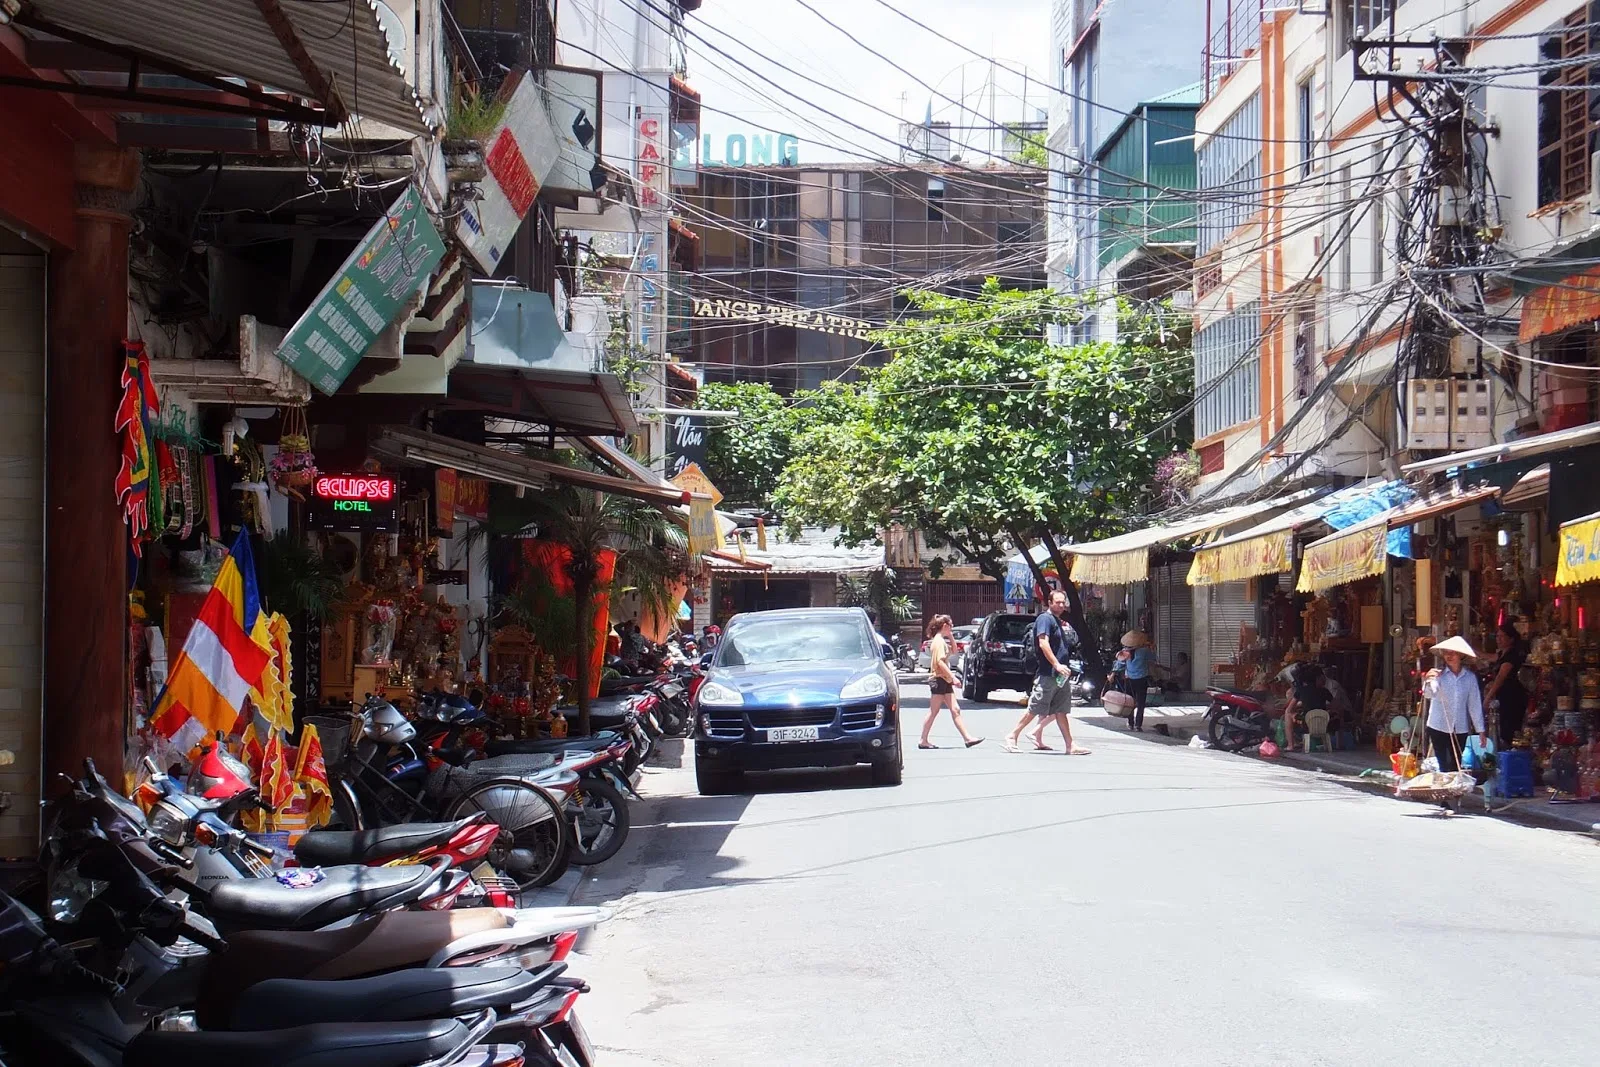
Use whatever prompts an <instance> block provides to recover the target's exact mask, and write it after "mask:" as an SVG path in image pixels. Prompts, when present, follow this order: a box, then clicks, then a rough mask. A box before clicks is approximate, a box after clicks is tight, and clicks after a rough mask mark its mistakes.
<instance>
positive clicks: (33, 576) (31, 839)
mask: <svg viewBox="0 0 1600 1067" xmlns="http://www.w3.org/2000/svg"><path fill="white" fill-rule="evenodd" d="M0 236H4V237H9V236H10V235H9V234H4V235H0ZM44 326H45V257H44V256H43V255H42V254H41V255H8V254H0V410H3V411H4V412H5V417H4V419H3V420H0V732H3V734H4V738H5V745H4V747H6V748H10V749H13V750H14V751H15V752H16V756H17V760H16V763H14V764H13V765H12V766H10V767H6V768H4V769H0V789H4V790H7V791H9V792H10V793H11V794H12V805H11V810H10V811H9V812H7V813H6V814H5V815H3V816H0V855H7V856H19V855H27V854H30V853H31V852H32V851H33V850H34V849H35V848H36V847H37V837H38V833H37V827H38V818H39V817H38V808H39V779H38V767H39V751H40V744H41V738H40V736H39V727H40V723H39V703H40V700H41V696H42V694H41V691H40V684H39V679H40V672H41V668H42V663H43V650H42V647H41V644H40V642H41V628H42V622H43V613H44V612H43V605H44V358H45V354H44V346H45V329H44ZM99 385H100V387H102V388H107V389H109V388H111V387H112V383H111V382H110V381H107V382H102V383H99ZM96 430H97V431H99V432H104V433H110V432H111V428H110V427H109V426H107V427H96ZM106 492H108V493H109V492H111V487H109V486H107V487H106Z"/></svg>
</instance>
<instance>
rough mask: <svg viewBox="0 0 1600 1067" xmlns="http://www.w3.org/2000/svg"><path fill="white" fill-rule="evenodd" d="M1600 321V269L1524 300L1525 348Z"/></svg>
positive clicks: (1521, 333)
mask: <svg viewBox="0 0 1600 1067" xmlns="http://www.w3.org/2000/svg"><path fill="white" fill-rule="evenodd" d="M1596 319H1600V267H1592V268H1590V269H1589V270H1586V271H1583V272H1582V273H1579V274H1573V275H1570V276H1568V277H1567V278H1564V279H1563V280H1561V281H1559V282H1556V283H1555V284H1554V285H1545V286H1541V287H1539V288H1538V289H1535V290H1534V291H1533V292H1531V293H1529V294H1528V295H1527V296H1525V297H1523V298H1522V325H1521V327H1520V328H1519V329H1518V330H1517V340H1518V341H1520V342H1522V343H1523V344H1527V343H1528V342H1529V341H1534V340H1537V339H1538V338H1540V337H1548V336H1550V335H1551V334H1553V333H1561V332H1562V331H1563V330H1570V329H1572V328H1573V327H1574V326H1583V325H1586V324H1588V323H1591V322H1594V321H1595V320H1596Z"/></svg>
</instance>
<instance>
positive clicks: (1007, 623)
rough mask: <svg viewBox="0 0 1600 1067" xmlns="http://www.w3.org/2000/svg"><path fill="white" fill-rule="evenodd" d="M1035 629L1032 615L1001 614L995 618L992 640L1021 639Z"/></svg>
mask: <svg viewBox="0 0 1600 1067" xmlns="http://www.w3.org/2000/svg"><path fill="white" fill-rule="evenodd" d="M1031 629H1033V616H1032V615H1001V616H1000V617H999V618H997V619H995V620H994V629H993V630H992V631H990V632H991V634H992V636H991V637H990V638H989V640H991V641H1021V640H1022V639H1023V638H1025V637H1027V636H1028V631H1029V630H1031Z"/></svg>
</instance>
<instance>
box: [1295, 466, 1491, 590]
mask: <svg viewBox="0 0 1600 1067" xmlns="http://www.w3.org/2000/svg"><path fill="white" fill-rule="evenodd" d="M1499 491H1500V490H1499V489H1498V488H1496V487H1494V486H1480V487H1479V488H1477V489H1467V490H1462V489H1460V488H1458V487H1456V486H1453V485H1452V486H1451V487H1449V488H1448V489H1444V490H1440V491H1438V492H1434V493H1429V494H1425V495H1423V496H1419V497H1417V498H1416V499H1414V500H1411V501H1409V502H1408V503H1405V504H1401V505H1399V506H1397V507H1393V508H1389V509H1388V510H1386V511H1383V512H1380V513H1379V514H1377V515H1374V516H1372V517H1371V518H1369V519H1366V520H1363V521H1362V522H1358V523H1356V524H1355V525H1354V526H1351V527H1348V528H1347V529H1344V530H1340V531H1339V532H1338V533H1335V534H1331V535H1329V536H1327V537H1324V538H1323V539H1322V540H1320V541H1313V542H1312V543H1311V545H1310V546H1308V547H1307V548H1306V558H1305V560H1304V561H1303V562H1302V563H1301V565H1300V580H1299V582H1298V583H1296V585H1295V588H1296V589H1298V590H1299V591H1300V592H1302V593H1320V592H1322V591H1323V590H1325V589H1332V588H1333V587H1334V586H1338V585H1347V584H1349V583H1350V582H1355V581H1359V580H1360V579H1362V578H1372V577H1376V576H1377V575H1380V574H1382V573H1383V572H1384V569H1385V568H1386V567H1387V566H1388V557H1389V556H1390V555H1398V554H1401V553H1400V552H1398V551H1395V550H1394V549H1393V548H1392V545H1391V541H1390V538H1389V531H1391V530H1404V529H1408V528H1409V527H1411V526H1413V525H1415V524H1416V523H1419V522H1425V521H1427V520H1428V519H1433V518H1438V517H1439V516H1440V515H1448V514H1450V513H1451V512H1453V511H1457V510H1459V509H1461V508H1464V507H1466V506H1467V505H1469V504H1476V503H1479V502H1480V501H1483V500H1487V499H1489V498H1490V497H1492V496H1494V495H1496V494H1497V493H1499Z"/></svg>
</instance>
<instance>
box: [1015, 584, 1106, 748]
mask: <svg viewBox="0 0 1600 1067" xmlns="http://www.w3.org/2000/svg"><path fill="white" fill-rule="evenodd" d="M1066 614H1067V594H1065V593H1063V592H1062V591H1061V590H1059V589H1058V590H1056V591H1055V592H1053V593H1051V594H1050V610H1049V611H1046V612H1044V613H1042V614H1041V615H1040V616H1039V617H1038V618H1037V619H1035V620H1033V631H1032V633H1031V634H1030V635H1029V640H1031V641H1033V642H1034V643H1035V644H1037V645H1038V648H1039V669H1038V670H1037V671H1035V672H1034V676H1033V688H1032V689H1031V690H1029V692H1028V710H1027V711H1025V712H1024V713H1023V715H1022V718H1021V719H1020V720H1018V722H1017V725H1016V726H1015V727H1013V728H1012V730H1011V733H1010V735H1009V736H1007V737H1006V742H1005V749H1006V751H1007V752H1015V751H1017V738H1019V737H1020V736H1021V735H1022V732H1023V731H1024V730H1026V729H1027V728H1028V724H1029V723H1031V722H1032V721H1033V720H1034V719H1038V720H1039V728H1038V729H1037V730H1035V731H1034V733H1033V747H1034V750H1035V751H1037V752H1053V751H1055V750H1054V749H1052V748H1051V747H1050V746H1049V745H1046V744H1045V743H1044V730H1045V727H1046V726H1049V725H1050V720H1052V719H1054V720H1055V722H1056V725H1058V726H1059V727H1060V728H1061V739H1062V741H1064V742H1065V743H1066V746H1067V752H1068V753H1069V754H1070V755H1074V756H1087V755H1088V754H1089V750H1088V749H1086V748H1079V747H1078V746H1077V745H1074V744H1073V743H1072V723H1071V722H1070V721H1069V719H1068V714H1069V713H1070V712H1071V711H1072V669H1071V668H1070V667H1068V666H1067V654H1068V653H1069V652H1070V651H1071V649H1072V646H1073V645H1074V644H1076V643H1077V640H1078V635H1077V632H1076V631H1074V630H1073V629H1072V625H1071V624H1070V623H1068V622H1066V621H1065V619H1066Z"/></svg>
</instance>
